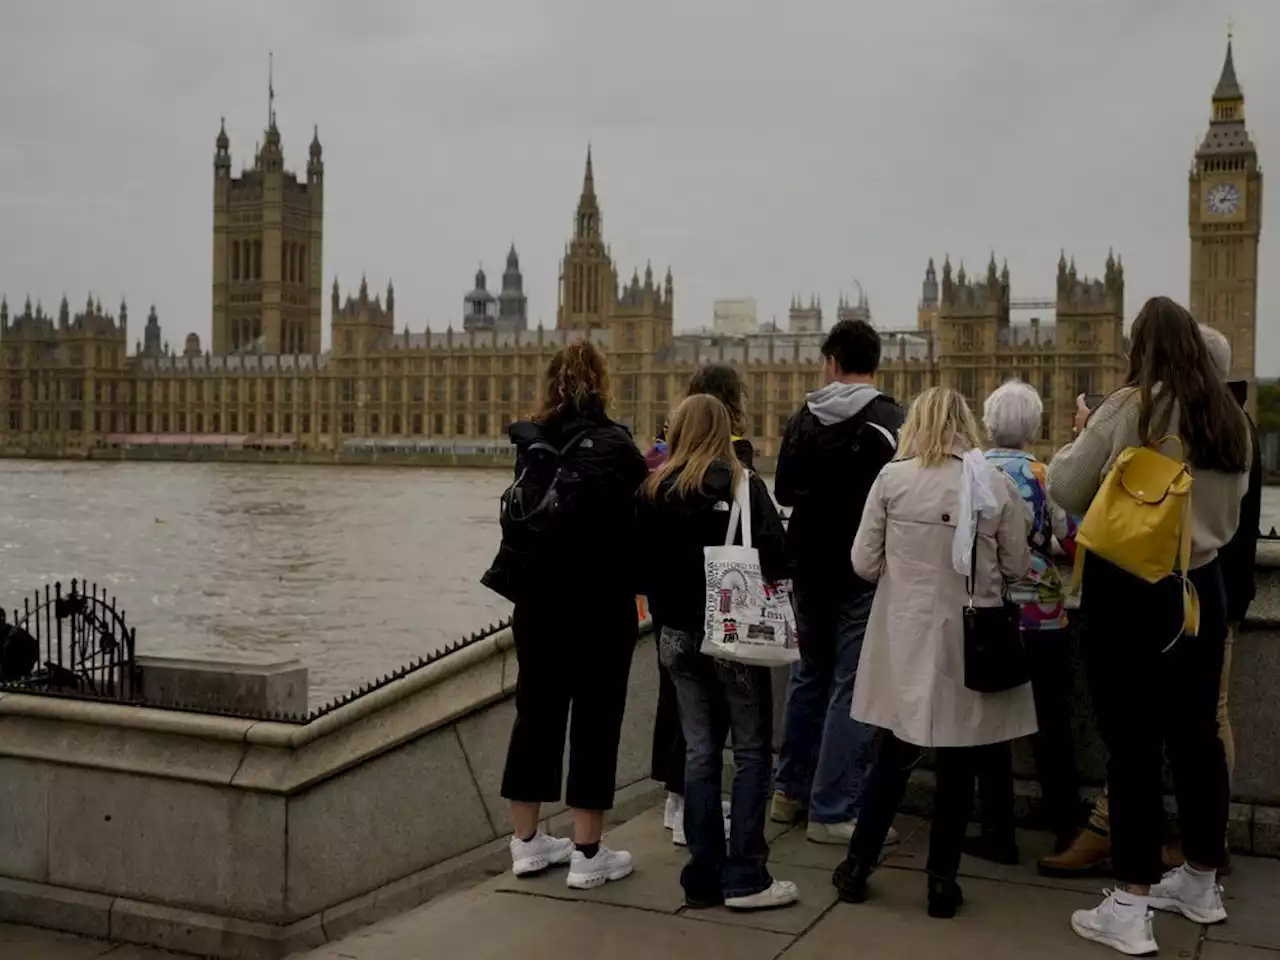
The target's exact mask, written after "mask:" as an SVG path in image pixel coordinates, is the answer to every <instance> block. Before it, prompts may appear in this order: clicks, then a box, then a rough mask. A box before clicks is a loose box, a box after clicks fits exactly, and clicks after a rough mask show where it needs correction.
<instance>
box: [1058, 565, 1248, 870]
mask: <svg viewBox="0 0 1280 960" xmlns="http://www.w3.org/2000/svg"><path fill="white" fill-rule="evenodd" d="M1191 582H1192V583H1193V584H1195V587H1196V590H1197V592H1198V593H1199V595H1200V631H1199V634H1198V635H1197V636H1190V635H1188V636H1182V637H1180V638H1179V637H1178V634H1179V631H1180V629H1181V624H1182V596H1181V590H1180V585H1179V583H1178V581H1177V580H1176V579H1175V578H1173V577H1170V578H1167V579H1165V580H1162V581H1161V582H1160V583H1156V584H1149V583H1146V582H1145V581H1143V580H1140V579H1138V578H1137V577H1133V576H1131V575H1129V574H1128V573H1125V572H1124V571H1122V570H1120V569H1118V568H1117V567H1115V566H1112V565H1111V564H1109V563H1107V562H1106V561H1105V560H1102V559H1100V558H1098V557H1096V556H1094V555H1093V554H1090V555H1088V556H1087V557H1086V559H1085V568H1084V583H1083V586H1082V590H1083V593H1082V597H1081V602H1082V608H1081V612H1082V620H1083V623H1082V627H1083V633H1082V651H1083V654H1084V663H1085V670H1086V674H1087V676H1088V679H1089V690H1090V693H1091V695H1092V698H1093V707H1094V711H1095V712H1096V713H1097V716H1098V727H1099V730H1100V732H1101V734H1102V739H1103V741H1104V743H1105V744H1106V747H1107V752H1108V755H1109V756H1108V759H1107V784H1108V795H1109V803H1110V807H1111V851H1112V860H1113V862H1114V864H1115V874H1116V879H1117V880H1120V881H1122V882H1125V883H1135V884H1150V883H1156V882H1158V881H1159V880H1160V877H1161V874H1162V873H1163V867H1162V864H1161V859H1160V845H1161V842H1162V840H1163V837H1164V805H1163V797H1162V794H1163V784H1162V778H1161V775H1162V772H1163V767H1164V762H1163V756H1162V752H1161V747H1163V748H1164V750H1165V751H1167V753H1168V757H1169V766H1170V768H1171V770H1172V772H1173V783H1174V792H1175V793H1176V794H1177V798H1178V820H1179V823H1180V826H1181V832H1182V849H1183V852H1184V853H1185V854H1186V857H1187V859H1188V860H1190V861H1191V862H1193V863H1196V864H1199V865H1202V866H1209V867H1217V866H1221V865H1222V861H1223V853H1224V850H1225V849H1226V828H1227V812H1228V806H1229V803H1230V786H1229V782H1228V777H1227V759H1226V754H1225V753H1224V752H1223V748H1222V741H1221V740H1219V739H1218V689H1219V682H1220V680H1221V677H1222V658H1223V651H1224V648H1225V644H1226V636H1227V623H1226V598H1225V594H1224V590H1223V584H1222V573H1221V569H1220V567H1219V565H1218V563H1217V561H1216V560H1215V561H1214V562H1212V563H1210V564H1208V565H1206V566H1204V567H1201V568H1199V569H1198V570H1192V571H1191ZM1175 638H1177V641H1176V643H1174V645H1173V646H1172V648H1169V649H1167V650H1166V648H1167V647H1168V645H1169V643H1170V642H1171V641H1173V640H1174V639H1175Z"/></svg>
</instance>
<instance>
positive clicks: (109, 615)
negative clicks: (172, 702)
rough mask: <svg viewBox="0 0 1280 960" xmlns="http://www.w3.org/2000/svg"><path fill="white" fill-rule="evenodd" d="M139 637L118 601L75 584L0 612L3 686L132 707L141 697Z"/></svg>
mask: <svg viewBox="0 0 1280 960" xmlns="http://www.w3.org/2000/svg"><path fill="white" fill-rule="evenodd" d="M135 641H136V634H135V631H134V629H133V628H132V627H130V626H129V625H128V623H127V622H126V619H125V614H124V611H123V610H117V609H116V599H115V597H110V598H109V599H108V591H107V590H106V589H105V588H103V589H102V590H101V591H100V590H99V589H98V585H97V584H96V583H95V584H92V585H90V584H87V583H85V582H83V581H81V580H72V581H71V586H70V589H69V590H67V591H65V592H64V590H63V586H62V584H61V583H55V584H53V585H52V586H49V585H46V586H45V588H44V590H43V591H41V590H36V591H35V593H34V594H33V595H32V596H29V597H25V598H23V601H22V607H21V608H14V610H13V614H12V617H6V616H5V614H4V610H3V609H0V683H3V684H4V685H5V686H7V687H9V688H10V689H15V688H16V689H21V690H23V691H25V692H30V693H50V694H60V695H64V696H73V697H74V696H84V697H88V698H92V699H100V700H116V701H131V700H134V699H136V698H137V696H138V695H139V693H140V690H139V686H140V684H139V682H138V670H137V665H136V663H135V660H134V647H135Z"/></svg>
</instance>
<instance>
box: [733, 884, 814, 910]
mask: <svg viewBox="0 0 1280 960" xmlns="http://www.w3.org/2000/svg"><path fill="white" fill-rule="evenodd" d="M799 899H800V890H799V889H798V888H797V887H796V885H795V884H794V883H792V882H791V881H790V880H775V881H773V883H772V884H770V886H769V887H768V888H767V889H765V890H761V891H760V892H759V893H751V894H747V896H745V897H726V898H725V901H724V905H725V906H726V907H728V908H729V909H730V910H772V909H774V908H775V907H789V906H790V905H791V904H793V903H795V902H796V901H797V900H799Z"/></svg>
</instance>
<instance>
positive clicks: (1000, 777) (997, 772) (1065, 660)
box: [978, 630, 1080, 842]
mask: <svg viewBox="0 0 1280 960" xmlns="http://www.w3.org/2000/svg"><path fill="white" fill-rule="evenodd" d="M1023 639H1024V640H1025V644H1024V646H1025V648H1026V651H1027V672H1028V673H1029V674H1030V675H1031V692H1032V695H1033V696H1034V697H1035V702H1036V721H1037V723H1038V725H1039V727H1040V729H1039V732H1037V733H1036V734H1034V735H1033V736H1032V738H1031V749H1032V752H1033V753H1034V754H1035V758H1036V775H1037V776H1038V777H1039V779H1040V789H1041V793H1042V794H1043V796H1044V804H1045V813H1046V814H1047V816H1048V818H1049V826H1050V829H1052V830H1053V831H1054V833H1055V834H1057V836H1058V837H1060V838H1061V837H1071V836H1074V835H1075V832H1076V829H1077V827H1079V821H1080V779H1079V774H1078V773H1077V771H1076V753H1075V738H1074V736H1073V734H1072V732H1071V678H1072V676H1073V675H1074V672H1073V669H1072V664H1071V638H1070V636H1069V634H1068V633H1067V631H1066V630H1035V631H1031V632H1028V633H1024V634H1023ZM993 749H997V750H1003V753H1004V756H1003V757H999V758H996V757H994V756H993V757H992V762H991V763H990V764H988V765H986V767H985V768H984V770H983V771H982V772H980V773H979V775H978V799H979V801H980V803H981V806H982V830H983V833H986V834H990V835H992V836H994V837H996V838H997V839H999V840H1002V841H1010V842H1012V840H1013V829H1014V823H1013V747H1012V744H1008V743H1006V744H997V745H995V747H993Z"/></svg>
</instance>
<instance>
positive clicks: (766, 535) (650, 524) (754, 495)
mask: <svg viewBox="0 0 1280 960" xmlns="http://www.w3.org/2000/svg"><path fill="white" fill-rule="evenodd" d="M739 457H741V453H739ZM676 476H677V474H672V475H671V476H669V477H666V478H664V479H663V481H662V485H661V486H660V487H659V488H658V491H657V496H656V497H655V498H654V499H652V500H650V499H649V497H648V496H647V495H646V494H645V492H644V491H641V494H640V498H639V502H640V529H641V531H642V537H643V541H644V543H645V551H644V557H645V560H644V564H643V567H642V569H641V571H640V580H641V585H642V587H643V592H644V593H645V594H646V595H647V596H648V598H649V607H650V609H651V610H652V612H653V619H654V622H655V623H661V624H662V625H663V626H665V627H671V628H672V629H674V630H700V629H702V624H703V613H704V610H705V607H706V594H707V587H706V573H705V570H704V567H703V551H702V548H703V547H710V546H719V545H723V544H724V541H725V534H726V533H727V532H728V529H729V513H730V508H731V505H732V503H733V471H732V470H731V469H730V467H729V465H728V464H727V463H724V462H722V461H717V462H716V463H713V464H712V465H711V467H710V468H709V469H708V470H707V474H706V476H705V477H704V478H703V481H702V488H701V489H700V490H699V491H698V492H697V493H695V494H693V495H692V496H684V497H681V496H679V495H678V494H676V492H675V479H676ZM748 483H749V484H750V488H749V489H750V499H751V518H750V521H751V540H752V546H753V547H755V549H756V550H758V551H759V553H760V572H761V573H762V574H763V575H764V577H765V579H766V580H783V579H786V577H787V576H788V575H789V570H788V566H787V559H786V541H785V533H784V531H783V527H782V520H781V519H780V518H779V516H778V510H777V508H776V507H775V506H774V505H773V500H772V499H771V498H770V496H769V489H768V487H766V486H765V484H764V481H763V480H761V479H760V477H759V476H757V475H756V474H754V473H751V474H749V478H748ZM734 542H735V543H741V542H742V540H741V538H735V540H734Z"/></svg>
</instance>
